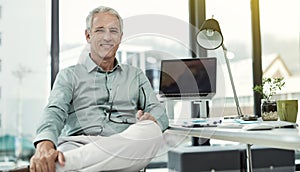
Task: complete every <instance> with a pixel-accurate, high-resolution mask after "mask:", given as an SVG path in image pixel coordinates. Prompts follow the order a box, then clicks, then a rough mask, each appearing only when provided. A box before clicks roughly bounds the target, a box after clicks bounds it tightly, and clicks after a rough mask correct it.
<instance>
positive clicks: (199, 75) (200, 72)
mask: <svg viewBox="0 0 300 172" xmlns="http://www.w3.org/2000/svg"><path fill="white" fill-rule="evenodd" d="M216 61H217V60H216V58H215V57H210V58H190V59H172V60H162V61H161V72H160V85H159V94H160V95H161V96H162V97H173V98H176V97H180V98H189V97H195V96H196V97H205V98H212V97H213V96H214V95H215V93H216V72H217V63H216Z"/></svg>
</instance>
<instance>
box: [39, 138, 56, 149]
mask: <svg viewBox="0 0 300 172" xmlns="http://www.w3.org/2000/svg"><path fill="white" fill-rule="evenodd" d="M42 147H48V148H53V149H54V148H55V146H54V143H53V142H52V141H50V140H41V141H39V142H38V143H36V148H37V149H40V148H42Z"/></svg>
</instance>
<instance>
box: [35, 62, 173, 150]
mask: <svg viewBox="0 0 300 172" xmlns="http://www.w3.org/2000/svg"><path fill="white" fill-rule="evenodd" d="M143 92H144V93H145V94H143ZM111 104H112V108H113V109H114V110H117V111H120V112H122V111H124V112H125V111H126V112H128V111H130V112H132V113H131V114H132V116H133V117H135V113H136V112H137V110H139V109H142V110H143V111H144V112H149V113H150V114H151V115H152V116H154V117H155V118H156V120H157V122H158V124H159V125H160V127H161V129H162V130H165V129H166V128H167V127H168V125H169V122H168V117H167V115H166V112H165V108H164V107H163V106H161V104H160V102H159V101H158V100H157V98H156V95H155V93H154V91H153V89H152V87H151V85H150V82H149V81H148V79H147V77H146V76H145V74H144V73H143V72H142V70H141V69H139V68H136V67H133V66H130V65H126V64H118V62H117V61H116V65H115V67H114V68H113V69H112V70H111V71H103V70H102V69H101V67H99V66H97V65H96V64H95V63H94V62H93V61H92V59H91V58H90V57H87V58H85V60H83V62H81V63H78V64H77V65H75V66H71V67H68V68H66V69H63V70H61V71H60V72H59V73H58V75H57V77H56V80H55V83H54V85H53V89H52V91H51V94H50V97H49V103H48V105H47V106H46V108H45V110H44V113H43V115H42V117H41V122H40V123H39V126H38V129H37V136H36V138H35V140H34V142H35V143H36V142H38V141H41V140H51V141H52V142H53V143H54V144H55V145H57V139H58V137H59V136H60V135H61V134H63V135H69V136H70V135H81V134H85V135H102V136H109V135H112V134H115V133H119V132H122V131H123V130H125V129H126V128H127V127H128V126H129V124H118V123H114V122H111V121H109V120H108V115H107V114H106V113H105V109H109V108H110V105H111ZM144 106H145V107H144ZM113 115H115V114H114V113H113V114H112V116H113Z"/></svg>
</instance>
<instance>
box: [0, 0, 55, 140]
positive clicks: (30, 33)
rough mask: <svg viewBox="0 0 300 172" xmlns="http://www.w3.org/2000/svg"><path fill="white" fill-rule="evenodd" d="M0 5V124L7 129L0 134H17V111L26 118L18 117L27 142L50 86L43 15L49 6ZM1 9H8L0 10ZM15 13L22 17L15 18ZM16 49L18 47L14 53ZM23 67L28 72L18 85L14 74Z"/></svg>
mask: <svg viewBox="0 0 300 172" xmlns="http://www.w3.org/2000/svg"><path fill="white" fill-rule="evenodd" d="M2 2H4V3H2ZM0 4H2V8H1V5H0V16H2V17H3V16H5V17H7V18H5V20H4V18H2V20H0V25H1V27H0V29H1V30H0V58H1V59H0V71H1V72H0V80H1V81H0V86H1V95H0V96H1V100H0V112H1V113H2V115H4V114H5V118H4V117H3V119H2V120H3V121H2V124H4V123H5V124H6V126H9V127H7V128H5V130H1V132H2V133H1V134H10V135H16V134H17V133H16V128H17V126H16V125H17V124H16V119H15V115H16V108H17V109H18V111H19V112H21V113H22V114H26V118H22V121H21V122H22V132H23V133H22V136H26V137H29V138H30V139H31V138H32V137H33V136H34V135H35V126H36V124H37V122H38V120H32V119H38V118H39V116H40V114H41V113H42V111H43V110H42V109H43V108H44V106H45V104H46V100H47V97H48V95H47V94H48V92H49V90H50V83H49V82H48V80H47V79H48V77H49V78H50V74H49V73H47V69H48V68H50V63H47V62H48V58H49V57H48V54H49V53H48V49H49V45H50V44H49V41H48V39H47V38H48V35H49V34H48V33H47V28H50V21H48V18H49V16H51V15H50V13H47V12H48V11H51V6H50V5H49V3H48V2H47V1H36V0H26V1H6V0H5V1H1V0H0ZM4 4H5V6H4ZM32 4H35V5H32ZM47 5H48V6H47ZM4 7H5V9H9V10H4ZM20 7H22V8H20ZM16 11H18V13H20V14H22V15H18V16H16V15H15V12H16ZM45 11H46V12H45ZM11 21H18V22H11ZM20 25H21V26H22V29H20V27H19V26H20ZM33 37H35V39H32V38H33ZM5 38H9V39H10V40H18V41H15V42H14V43H12V44H10V41H8V40H6V39H5ZM1 44H2V47H3V48H2V47H1ZM4 44H5V48H4V46H3V45H4ZM16 47H18V48H17V49H18V50H17V51H16ZM4 62H5V63H4ZM37 64H38V65H37ZM23 67H24V68H25V69H30V70H31V71H32V72H31V73H29V74H27V75H26V76H25V75H24V73H23V74H22V75H24V77H23V78H22V82H20V81H19V78H18V76H17V75H14V74H15V73H16V72H18V71H19V72H20V71H22V68H23ZM2 81H5V82H2ZM19 83H20V84H19ZM7 88H8V89H7ZM4 90H5V91H4ZM19 93H22V95H20V94H19ZM4 102H5V108H4V104H3V103H4ZM20 102H22V103H20ZM2 108H3V109H5V112H4V111H3V109H2ZM6 114H7V115H6Z"/></svg>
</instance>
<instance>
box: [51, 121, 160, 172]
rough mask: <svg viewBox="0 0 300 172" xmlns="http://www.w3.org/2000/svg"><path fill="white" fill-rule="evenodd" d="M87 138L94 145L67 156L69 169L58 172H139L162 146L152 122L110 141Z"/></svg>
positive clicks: (104, 138) (127, 130)
mask: <svg viewBox="0 0 300 172" xmlns="http://www.w3.org/2000/svg"><path fill="white" fill-rule="evenodd" d="M86 137H87V139H90V140H89V141H88V142H90V143H88V144H86V145H84V146H81V147H80V148H77V149H74V150H70V151H66V152H64V155H65V159H66V164H65V167H60V166H59V165H57V166H56V169H57V171H130V172H132V171H138V170H139V169H142V168H144V167H145V166H147V164H148V163H149V162H150V160H151V159H152V158H154V157H155V155H156V153H157V151H158V150H159V148H160V146H161V144H162V133H161V129H160V128H159V126H158V125H157V124H156V123H154V122H153V121H149V120H146V121H141V122H138V123H136V124H133V125H131V126H130V127H129V128H128V129H126V130H125V131H123V132H122V133H120V134H115V135H113V136H110V137H101V136H99V137H88V136H86Z"/></svg>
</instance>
